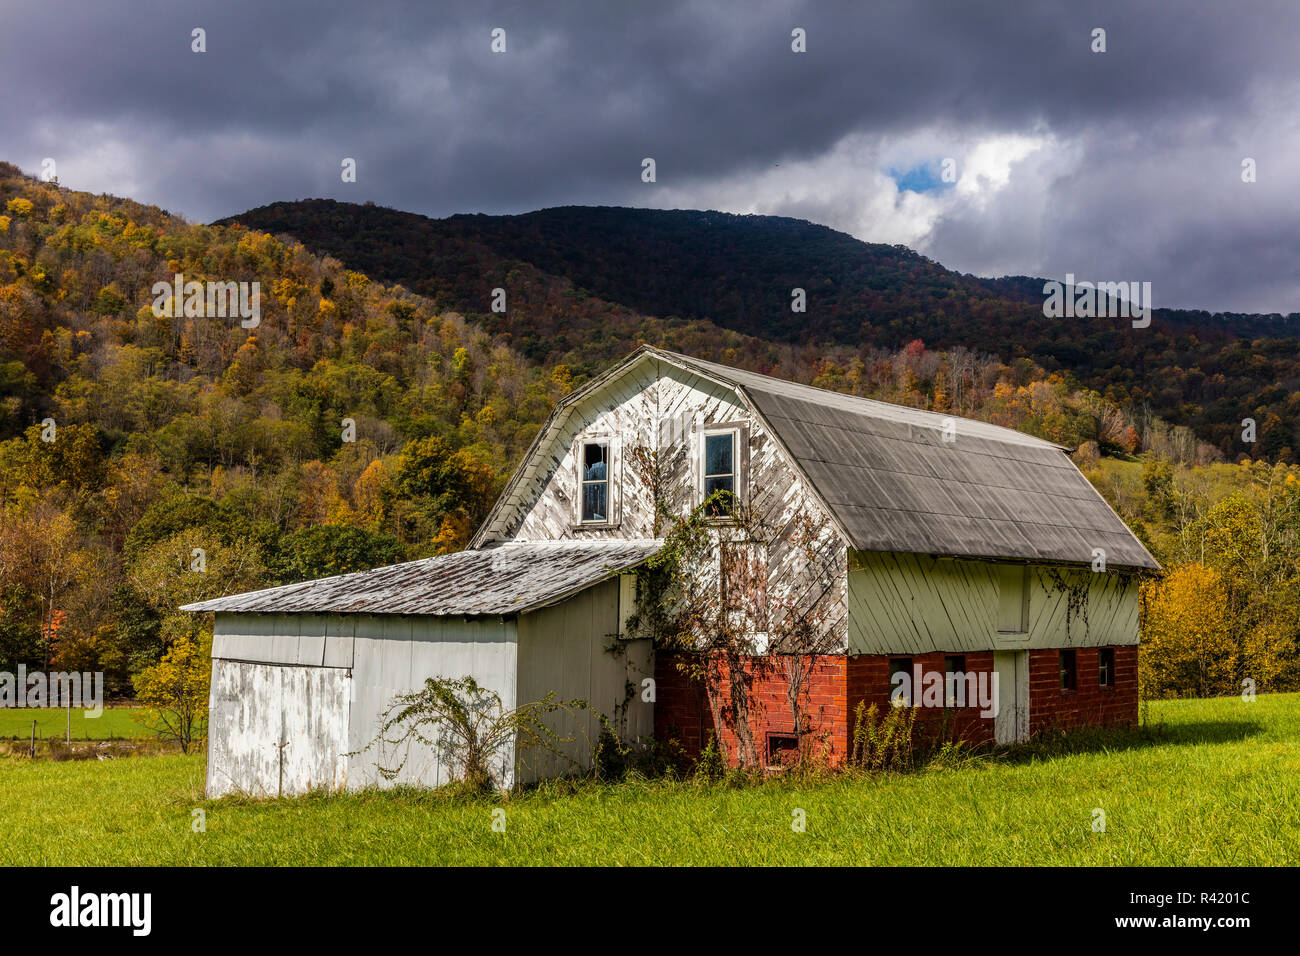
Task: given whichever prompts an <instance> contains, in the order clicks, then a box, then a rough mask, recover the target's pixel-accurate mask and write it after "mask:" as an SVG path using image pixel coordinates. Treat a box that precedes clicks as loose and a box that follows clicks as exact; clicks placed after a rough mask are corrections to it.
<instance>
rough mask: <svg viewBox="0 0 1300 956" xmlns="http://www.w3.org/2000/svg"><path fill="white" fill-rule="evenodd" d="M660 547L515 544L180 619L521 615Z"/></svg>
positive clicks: (271, 592) (290, 588)
mask: <svg viewBox="0 0 1300 956" xmlns="http://www.w3.org/2000/svg"><path fill="white" fill-rule="evenodd" d="M662 547H663V542H662V541H656V540H653V539H645V540H640V539H632V540H602V541H521V542H510V543H507V544H503V545H500V546H498V547H492V548H483V549H480V550H477V551H460V552H457V553H455V554H444V555H439V556H438V557H435V558H425V559H424V560H422V561H406V562H403V563H402V564H390V565H388V566H387V567H383V568H375V569H374V570H373V571H357V572H355V573H353V574H337V575H334V576H333V577H329V578H319V579H317V580H315V581H303V582H301V583H299V584H285V585H282V586H281V587H276V588H264V589H262V590H261V591H249V592H247V593H245V594H232V595H229V596H228V597H220V598H214V599H212V600H210V601H200V602H199V603H197V604H187V605H185V606H184V607H182V608H181V610H182V611H236V612H246V613H260V612H275V613H283V612H292V611H297V612H304V613H313V614H323V613H331V614H439V615H447V616H453V617H474V616H480V615H508V614H522V613H524V612H526V611H534V610H537V609H538V608H543V607H549V606H550V605H552V604H557V603H559V602H560V601H563V600H564V599H565V598H567V597H570V596H571V595H573V594H576V593H578V592H579V591H582V590H585V589H586V588H589V587H591V586H592V585H593V584H596V583H598V582H600V581H603V580H605V579H606V578H608V577H611V576H613V575H614V574H617V573H618V572H620V571H624V570H627V569H628V568H633V567H635V566H637V565H638V564H641V563H642V562H643V561H645V560H646V558H649V557H650V556H651V555H653V554H654V553H655V552H656V551H658V550H659V549H660V548H662Z"/></svg>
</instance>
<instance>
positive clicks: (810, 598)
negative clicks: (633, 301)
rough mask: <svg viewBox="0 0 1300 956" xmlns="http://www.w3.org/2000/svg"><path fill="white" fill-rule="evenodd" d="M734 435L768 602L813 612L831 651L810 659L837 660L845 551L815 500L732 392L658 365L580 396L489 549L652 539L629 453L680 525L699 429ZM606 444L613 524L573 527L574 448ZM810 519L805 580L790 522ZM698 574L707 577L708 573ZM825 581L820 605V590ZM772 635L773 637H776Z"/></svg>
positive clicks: (690, 503) (649, 507)
mask: <svg viewBox="0 0 1300 956" xmlns="http://www.w3.org/2000/svg"><path fill="white" fill-rule="evenodd" d="M719 424H737V425H743V426H744V428H745V434H746V435H747V442H746V446H747V447H746V448H745V449H743V452H742V460H743V459H745V458H747V460H748V467H747V468H746V469H745V471H746V479H745V483H744V486H743V487H744V489H745V493H746V494H747V497H748V500H749V501H750V503H751V505H752V507H753V509H754V511H755V512H756V514H758V515H760V516H761V524H762V526H763V528H764V529H765V530H764V532H763V534H764V538H765V540H764V542H763V544H764V545H765V552H766V555H767V565H768V582H767V593H768V599H769V605H770V606H772V607H795V608H800V609H802V610H805V611H806V610H807V609H808V608H811V607H814V606H817V607H818V610H819V613H818V617H819V618H821V619H822V620H824V622H825V630H826V632H827V633H828V634H829V635H830V638H831V639H830V641H828V643H827V644H826V645H824V646H820V647H818V648H817V649H818V650H821V651H835V650H842V649H843V646H844V641H845V638H846V632H847V613H846V610H845V606H844V600H843V596H844V593H845V590H846V588H847V579H846V575H847V565H846V563H845V546H844V542H843V541H842V540H841V539H840V537H839V535H838V533H837V532H836V531H835V528H834V525H833V522H831V520H830V518H829V517H828V516H827V515H826V514H825V512H824V510H823V509H822V506H821V504H820V502H819V501H818V499H817V498H816V496H815V495H814V494H813V493H812V492H811V490H810V489H809V488H808V487H807V486H806V484H805V483H804V482H803V481H802V480H801V479H800V478H799V476H798V473H797V472H796V471H795V469H794V467H793V466H792V465H791V464H790V463H789V461H788V459H787V458H786V457H785V454H784V452H783V451H782V450H781V448H780V446H779V445H778V444H777V443H776V441H775V440H774V439H773V438H772V436H771V435H770V434H769V433H768V432H767V430H766V429H765V428H763V426H762V424H761V423H760V422H759V421H757V420H756V419H755V418H754V416H753V415H752V414H751V413H750V411H749V409H748V408H747V407H746V406H745V404H744V402H742V401H741V399H740V398H739V396H738V395H737V394H736V392H735V391H734V390H733V389H731V388H728V387H725V386H722V385H719V384H717V383H715V382H712V381H710V380H708V379H705V378H702V377H700V376H697V375H694V374H692V373H690V372H686V371H683V370H681V369H679V368H677V367H676V366H673V365H669V364H667V363H664V362H658V361H647V362H645V363H643V364H641V365H638V366H636V367H635V368H633V369H631V370H629V372H628V374H626V375H624V376H622V377H620V378H618V379H616V380H613V381H611V382H610V383H609V384H608V385H607V386H606V387H605V388H602V389H599V390H597V391H596V392H594V393H592V394H591V395H589V396H587V398H585V399H584V400H583V401H582V402H580V403H579V404H577V405H575V406H574V407H573V409H571V410H570V412H569V414H568V417H567V418H566V419H565V420H564V421H563V422H561V423H559V426H558V428H557V431H556V432H555V434H554V435H553V436H552V437H550V438H549V439H548V440H547V441H545V442H544V443H543V444H542V446H541V447H539V448H538V450H537V453H536V455H535V457H534V459H533V460H532V461H531V462H530V463H529V467H530V468H531V469H533V470H534V471H535V474H534V475H532V476H531V477H529V478H527V479H526V480H524V481H522V482H521V483H520V487H519V488H517V489H516V490H515V491H514V492H513V493H512V497H511V498H510V499H509V507H507V509H506V511H505V513H504V514H503V515H502V516H501V517H500V518H499V519H497V520H498V522H499V524H500V527H499V528H496V529H494V530H493V532H492V534H490V535H489V540H501V539H507V540H508V539H518V540H564V539H574V538H584V537H598V538H649V537H654V532H655V528H654V503H653V499H652V497H651V494H650V492H649V491H648V490H647V489H646V488H645V487H644V485H643V484H642V483H641V482H640V481H639V480H638V478H637V473H636V470H635V468H634V466H633V455H632V450H633V449H634V448H636V447H638V446H641V447H643V448H646V449H652V450H654V451H655V453H656V455H657V457H658V460H659V462H660V468H661V480H662V483H663V489H662V495H663V498H664V500H665V503H666V504H667V506H668V507H669V509H670V511H672V512H673V513H675V514H680V515H684V514H686V513H688V512H689V511H690V510H691V509H692V508H694V507H695V506H696V505H698V504H699V503H700V500H701V489H700V487H699V480H698V473H699V464H700V462H699V455H700V449H701V445H702V435H703V431H704V429H705V427H706V426H714V425H719ZM602 436H603V437H612V438H614V439H615V441H616V446H615V452H614V469H613V470H614V479H613V480H614V484H613V486H612V487H613V488H614V489H615V490H614V493H615V495H616V498H617V513H618V523H617V526H616V527H610V528H580V527H576V523H577V512H576V508H577V504H576V502H577V500H578V469H577V463H576V461H575V457H574V451H573V448H574V442H575V439H577V438H579V437H602ZM801 518H810V520H811V523H812V525H813V527H814V528H815V529H816V530H818V531H819V532H820V535H821V547H820V549H819V558H818V559H817V560H818V561H819V567H821V566H826V567H829V569H830V570H829V573H828V574H819V573H810V571H809V569H808V568H807V566H806V561H805V556H804V553H803V550H802V549H801V548H799V547H798V546H796V545H795V544H793V543H792V541H791V539H792V538H794V537H796V522H797V521H798V520H799V519H801ZM701 573H703V574H706V575H707V574H710V573H716V568H706V569H702V570H701ZM827 578H830V579H831V580H833V581H834V585H833V594H831V595H830V596H829V598H827V597H825V596H823V594H822V585H821V583H820V582H822V581H824V580H825V579H827ZM775 630H778V631H779V627H778V628H775Z"/></svg>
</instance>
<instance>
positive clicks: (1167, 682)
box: [1138, 564, 1238, 697]
mask: <svg viewBox="0 0 1300 956" xmlns="http://www.w3.org/2000/svg"><path fill="white" fill-rule="evenodd" d="M1142 599H1143V600H1142V603H1143V608H1144V612H1145V613H1144V620H1143V629H1142V645H1141V654H1140V656H1139V668H1138V670H1139V679H1140V681H1141V684H1142V692H1143V696H1146V697H1181V696H1194V697H1209V696H1213V695H1216V694H1230V693H1233V692H1234V691H1235V690H1236V689H1237V688H1236V684H1235V678H1236V666H1237V654H1238V652H1237V641H1236V639H1235V637H1234V635H1233V633H1232V626H1231V620H1230V618H1229V612H1228V607H1227V591H1226V589H1225V587H1224V583H1223V577H1222V575H1220V574H1219V572H1218V571H1216V570H1214V569H1213V568H1207V567H1205V566H1204V565H1201V564H1188V565H1184V566H1183V567H1180V568H1175V569H1174V570H1172V571H1170V572H1169V574H1168V575H1167V576H1166V577H1165V579H1164V580H1163V581H1153V582H1150V583H1148V584H1145V585H1143V588H1142Z"/></svg>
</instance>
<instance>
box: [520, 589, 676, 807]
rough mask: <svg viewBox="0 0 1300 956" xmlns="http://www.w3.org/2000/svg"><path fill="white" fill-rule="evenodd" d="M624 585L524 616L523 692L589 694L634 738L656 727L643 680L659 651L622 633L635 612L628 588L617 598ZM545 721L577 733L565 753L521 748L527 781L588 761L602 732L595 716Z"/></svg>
mask: <svg viewBox="0 0 1300 956" xmlns="http://www.w3.org/2000/svg"><path fill="white" fill-rule="evenodd" d="M622 590H623V589H620V587H619V582H618V580H617V579H615V580H610V581H606V582H604V583H602V584H598V585H596V586H595V587H591V588H588V589H587V590H585V591H583V592H581V593H580V594H578V595H576V596H574V597H572V598H570V599H569V600H567V601H565V602H564V603H563V604H559V605H556V606H555V607H550V608H544V609H543V610H540V611H535V612H533V613H531V614H524V615H521V616H520V618H519V684H518V699H519V701H521V702H523V701H537V700H541V699H542V698H544V697H545V696H546V695H547V694H549V693H552V692H553V693H554V694H555V695H556V697H557V698H559V699H560V700H575V699H576V700H585V701H587V702H588V703H589V704H591V705H592V706H593V707H594V708H596V710H597V711H599V712H600V713H602V714H604V715H605V716H606V717H607V718H609V720H610V721H611V723H612V724H613V725H614V727H615V729H616V730H617V732H618V733H619V735H620V736H621V737H622V738H623V739H624V740H625V741H634V740H636V739H638V738H649V737H650V736H652V735H653V733H654V704H653V703H648V702H644V701H642V700H641V681H642V680H643V679H644V678H646V677H652V676H653V675H654V663H653V661H654V652H653V650H652V649H651V647H650V641H648V640H636V641H629V640H624V639H623V638H620V637H619V636H618V634H619V630H620V626H619V622H620V621H621V620H622V619H623V618H625V617H626V616H627V614H629V613H631V611H632V608H631V607H630V606H626V604H627V595H626V594H623V596H622V598H620V593H621V591H622ZM620 600H622V601H623V604H622V605H620ZM548 724H549V726H551V727H552V728H553V729H555V730H556V731H557V732H558V733H560V734H561V735H562V736H565V737H572V738H573V739H572V740H571V741H570V742H568V743H566V744H564V745H563V746H562V748H561V749H562V751H563V752H564V754H565V757H567V758H568V759H565V757H560V756H558V755H556V754H552V753H548V752H546V751H544V750H542V751H539V750H536V749H533V750H529V751H524V750H520V752H519V754H518V758H517V766H518V772H519V780H520V781H521V782H523V783H528V782H532V781H534V780H537V779H540V778H543V777H548V776H555V775H558V774H562V773H565V772H569V771H572V770H574V769H575V768H576V767H578V766H581V767H586V766H589V765H590V763H591V759H590V758H591V753H592V745H593V744H594V743H595V742H596V739H597V738H598V737H599V735H600V722H599V721H598V720H597V719H596V717H595V715H593V714H581V715H577V716H573V715H569V714H559V713H557V714H554V715H552V716H551V718H549V719H548Z"/></svg>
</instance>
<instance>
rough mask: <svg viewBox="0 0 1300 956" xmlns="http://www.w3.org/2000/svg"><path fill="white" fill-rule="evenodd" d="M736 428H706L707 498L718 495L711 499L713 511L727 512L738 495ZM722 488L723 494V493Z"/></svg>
mask: <svg viewBox="0 0 1300 956" xmlns="http://www.w3.org/2000/svg"><path fill="white" fill-rule="evenodd" d="M738 434H739V433H738V431H737V430H736V429H734V428H733V429H728V430H727V431H716V432H706V433H705V435H704V475H703V477H704V500H705V501H706V502H707V501H709V499H710V498H711V497H713V495H715V494H717V495H718V498H717V499H716V500H714V501H712V502H710V503H709V508H708V511H709V514H710V515H714V516H718V515H725V514H726V513H727V512H728V511H729V510H730V507H731V500H732V499H734V497H735V496H736V485H737V480H736V479H737V474H738V469H737V468H736V459H737V457H738V455H737V454H736V436H737V435H738ZM719 492H721V494H719Z"/></svg>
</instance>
